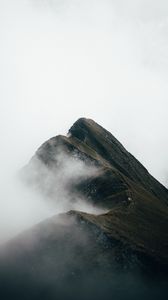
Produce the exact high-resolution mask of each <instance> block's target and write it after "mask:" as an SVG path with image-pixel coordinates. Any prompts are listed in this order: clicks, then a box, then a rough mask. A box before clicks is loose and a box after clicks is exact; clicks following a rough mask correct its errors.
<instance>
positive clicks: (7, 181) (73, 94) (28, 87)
mask: <svg viewBox="0 0 168 300" xmlns="http://www.w3.org/2000/svg"><path fill="white" fill-rule="evenodd" d="M167 31H168V4H167V2H166V1H163V0H161V1H159V2H158V1H150V0H147V1H143V0H141V1H140V0H139V1H138V0H134V1H133V0H132V1H131V0H129V1H127V3H126V2H125V1H115V0H114V1H109V0H104V1H102V0H98V1H93V0H90V1H88V0H86V1H82V0H78V1H77V0H70V1H66V0H65V1H56V0H50V1H49V0H48V1H47V0H46V1H42V0H41V1H40V0H37V1H33V0H25V1H21V0H0V36H1V47H0V66H1V67H0V80H1V87H0V101H1V102H0V103H1V110H0V136H1V156H0V164H1V169H0V184H1V190H0V211H1V215H0V219H1V221H0V222H1V226H0V228H1V229H0V230H1V236H2V239H5V238H7V237H9V236H11V235H12V234H14V232H15V233H16V232H17V231H19V228H20V229H21V228H25V227H26V226H28V225H31V224H34V223H36V222H38V221H40V220H42V219H43V218H46V217H47V216H50V215H52V214H53V206H52V204H46V203H47V202H46V201H43V200H44V199H42V198H41V195H39V194H38V193H36V191H33V192H32V191H30V190H29V189H28V190H27V188H25V187H23V186H22V185H20V183H19V182H17V181H16V179H15V177H16V174H17V173H18V172H19V170H20V169H21V168H22V167H23V166H24V165H26V164H27V163H28V161H29V160H30V158H31V157H32V155H33V154H34V153H35V151H36V150H37V148H38V147H39V146H40V145H41V144H42V143H43V142H44V141H45V140H47V139H48V138H50V137H51V136H55V135H57V134H60V133H61V134H66V133H67V132H68V129H69V127H70V126H71V125H72V124H73V123H74V122H75V121H76V119H78V118H79V117H81V116H84V117H89V118H92V119H94V120H95V121H96V122H98V123H100V124H101V125H102V126H103V127H105V128H107V129H108V130H109V131H111V132H112V133H113V134H114V135H115V136H116V137H117V138H118V139H119V140H120V141H121V142H122V143H123V144H124V146H125V147H126V148H127V149H128V150H129V151H130V152H131V153H132V154H133V155H135V156H136V157H137V158H138V159H139V160H140V161H141V162H142V163H143V164H144V165H145V166H146V167H147V168H148V170H149V171H150V172H151V173H152V175H154V176H155V177H156V178H157V179H158V180H159V181H161V182H162V183H163V184H165V185H167V182H168V181H167V180H168V169H167V163H168V159H167V152H168V140H167V134H166V129H167V127H168V119H167V106H168V104H167V103H168V101H167V100H168V99H167V97H168V84H167V78H168V76H167V66H168V54H167V53H168V52H167V47H168V38H167ZM77 168H78V167H77ZM78 203H79V202H78ZM78 208H80V205H78ZM81 209H82V207H81ZM61 210H62V208H61V209H60V207H59V209H58V210H55V211H58V212H59V211H61Z"/></svg>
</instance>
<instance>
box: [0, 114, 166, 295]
mask: <svg viewBox="0 0 168 300" xmlns="http://www.w3.org/2000/svg"><path fill="white" fill-rule="evenodd" d="M67 161H68V162H69V161H70V162H71V163H70V164H69V163H68V164H67V163H65V162H67ZM79 162H82V166H83V169H86V170H87V172H83V175H82V169H81V168H80V169H79V172H81V176H79V175H80V174H79V172H78V173H77V175H75V172H76V171H75V168H74V167H73V166H74V165H75V164H76V163H79ZM80 167H81V165H80ZM69 168H70V169H72V170H70V171H69ZM62 170H63V171H62ZM88 170H90V171H89V172H88ZM91 170H94V171H93V172H92V171H91ZM21 173H22V175H21V176H22V178H24V181H25V182H26V184H28V185H30V186H33V187H35V188H36V189H38V190H39V192H40V193H42V194H43V195H45V196H46V201H53V203H54V202H56V201H58V196H59V195H60V193H59V191H60V189H58V188H56V187H57V181H58V179H59V185H61V183H62V182H63V181H64V182H65V178H68V180H67V181H66V190H67V191H68V192H67V193H66V194H65V195H64V196H67V197H68V201H69V202H72V203H73V202H74V201H76V199H78V198H80V199H83V201H87V203H90V204H91V205H92V206H93V208H94V207H98V208H99V209H100V210H102V213H101V214H96V213H95V214H93V213H86V212H82V211H78V210H71V211H69V212H67V213H63V214H60V215H58V216H57V215H56V216H53V217H52V218H50V219H48V220H45V221H43V222H41V223H40V224H37V225H36V226H34V227H33V228H31V229H29V230H27V231H26V232H23V233H22V234H20V235H19V236H18V237H16V238H14V239H13V240H11V241H9V242H8V243H7V244H6V245H5V246H4V248H3V249H2V250H1V255H0V266H1V268H0V279H1V280H0V291H2V294H3V297H4V299H10V298H11V299H15V298H14V296H15V297H16V299H19V297H20V299H55V297H57V298H61V297H63V298H64V299H65V298H66V297H67V298H68V299H71V297H72V299H75V298H79V299H80V298H81V299H87V298H88V299H89V298H92V299H94V297H95V298H96V299H102V298H105V299H111V297H113V298H114V299H135V298H138V297H139V299H141V298H142V297H144V298H145V297H146V299H166V296H167V295H166V293H167V288H166V283H167V274H168V230H167V229H168V190H167V189H166V188H165V187H164V186H163V185H162V184H161V183H159V182H158V181H157V180H156V179H155V178H153V177H152V176H151V175H150V174H149V172H148V171H147V170H146V168H145V167H144V166H143V165H142V164H141V163H140V162H139V161H138V160H137V159H136V158H135V157H134V156H132V154H130V153H129V152H128V151H127V150H126V149H125V148H124V147H123V146H122V145H121V143H120V142H119V141H117V139H116V138H115V137H114V136H113V135H112V134H111V133H109V132H108V131H107V130H105V129H104V128H103V127H101V126H100V125H98V124H97V123H96V122H94V121H93V120H90V119H85V118H81V119H79V120H77V121H76V122H75V123H74V125H73V126H72V127H71V128H70V130H69V132H68V135H67V136H61V135H60V136H56V137H53V138H51V139H49V140H48V141H47V142H45V143H44V144H43V145H42V146H41V147H40V148H39V149H38V150H37V152H36V153H35V155H34V156H33V158H32V159H31V161H30V162H29V164H28V165H27V166H26V167H25V168H24V169H23V170H22V172H21ZM60 174H61V176H60ZM67 174H69V175H67ZM67 176H68V177H67ZM63 187H65V185H63ZM61 196H62V195H61ZM8 287H10V289H9V288H8ZM91 295H92V296H91ZM164 297H165V298H164Z"/></svg>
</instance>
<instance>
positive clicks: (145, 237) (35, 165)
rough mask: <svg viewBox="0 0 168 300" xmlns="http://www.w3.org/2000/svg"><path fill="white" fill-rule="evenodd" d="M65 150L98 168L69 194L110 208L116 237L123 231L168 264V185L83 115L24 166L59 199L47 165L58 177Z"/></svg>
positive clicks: (128, 239) (130, 241)
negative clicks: (59, 158)
mask: <svg viewBox="0 0 168 300" xmlns="http://www.w3.org/2000/svg"><path fill="white" fill-rule="evenodd" d="M60 153H66V155H67V156H68V157H71V158H73V159H74V161H75V160H82V161H84V163H85V164H86V165H89V166H90V165H93V166H96V167H97V171H96V172H95V173H94V174H93V175H91V176H89V177H87V176H86V178H81V179H80V180H76V178H75V180H74V181H73V180H72V181H71V183H70V186H69V193H71V194H72V195H74V194H75V195H77V196H78V197H82V196H83V195H84V196H85V197H86V199H88V201H90V202H91V203H93V204H94V205H97V206H100V207H103V208H106V209H108V210H110V212H109V214H107V215H106V218H105V220H107V223H108V225H105V228H106V229H107V228H109V230H110V232H111V236H113V237H114V236H115V233H116V232H117V235H118V238H121V239H123V240H124V242H126V243H127V244H129V245H132V247H133V248H136V249H140V250H141V251H142V250H143V251H144V252H145V253H146V254H147V255H151V256H152V257H155V260H156V261H157V260H158V261H160V262H161V264H162V266H163V265H165V266H167V265H168V234H167V230H166V229H167V228H168V205H167V203H168V191H167V189H166V188H165V187H164V186H163V185H162V184H160V183H159V182H158V181H157V180H156V179H154V178H153V177H152V176H151V175H150V174H149V173H148V171H147V170H146V169H145V168H144V167H143V165H142V164H141V163H140V162H139V161H138V160H137V159H136V158H134V157H133V156H132V155H131V154H130V153H129V152H128V151H127V150H126V149H125V148H124V147H123V146H122V145H121V144H120V142H118V141H117V140H116V138H115V137H114V136H113V135H112V134H111V133H109V132H108V131H106V130H105V129H104V128H102V127H101V126H100V125H98V124H97V123H95V122H94V121H93V120H90V119H85V118H82V119H79V120H78V121H77V122H75V123H74V125H73V126H72V127H71V128H70V130H69V133H68V136H67V137H65V136H56V137H54V138H52V139H50V140H48V141H47V142H45V143H44V144H43V145H42V146H41V147H40V148H39V149H38V150H37V152H36V154H35V156H34V157H33V159H32V160H31V162H30V163H29V165H28V166H27V167H26V169H25V170H24V171H25V173H26V175H27V176H28V178H29V179H30V180H31V182H33V183H35V184H36V183H37V184H38V187H39V188H40V189H41V188H42V192H43V193H45V192H46V193H49V194H50V195H51V198H53V199H54V201H56V200H55V199H56V198H55V192H54V191H55V189H54V188H55V181H52V182H48V181H47V184H46V183H45V178H46V173H45V172H44V174H43V172H41V170H42V168H41V164H42V166H45V168H47V170H48V169H49V170H52V177H53V178H56V177H55V176H56V175H55V174H56V172H57V171H59V170H60V165H61V163H60V161H58V157H59V154H60ZM62 159H64V157H63V158H62ZM39 163H40V167H39ZM61 166H62V165H61ZM32 170H33V172H32ZM72 198H73V197H72ZM95 218H97V219H99V217H98V216H96V217H95ZM101 220H104V219H103V218H101ZM109 224H111V225H109ZM103 228H104V227H103ZM108 234H110V233H108Z"/></svg>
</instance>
